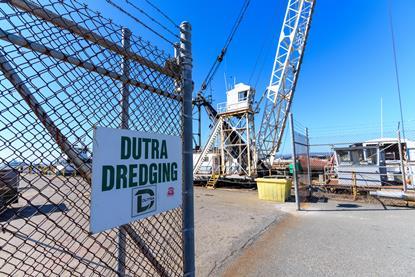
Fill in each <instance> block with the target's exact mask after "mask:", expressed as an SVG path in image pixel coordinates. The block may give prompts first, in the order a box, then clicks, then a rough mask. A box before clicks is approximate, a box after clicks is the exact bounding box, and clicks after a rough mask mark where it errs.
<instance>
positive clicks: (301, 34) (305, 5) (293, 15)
mask: <svg viewBox="0 0 415 277" xmlns="http://www.w3.org/2000/svg"><path fill="white" fill-rule="evenodd" d="M314 3H315V1H314V0H289V3H288V6H287V11H286V13H285V18H284V23H283V26H282V30H281V34H280V38H279V41H278V47H277V52H276V56H275V61H274V67H273V70H272V75H271V80H270V84H269V87H268V88H267V90H266V92H265V95H264V97H263V99H264V101H265V104H264V112H263V117H262V122H261V126H260V129H259V132H258V135H257V147H258V148H257V151H258V158H259V160H261V161H262V162H265V163H266V164H268V165H272V162H273V160H274V156H275V154H276V153H277V151H278V149H279V146H280V144H281V140H282V136H283V133H284V128H285V125H286V122H287V117H288V113H289V111H290V106H291V103H292V99H293V95H294V90H295V85H296V82H297V78H298V72H299V70H300V66H301V60H302V57H303V52H304V48H305V44H306V40H307V35H308V30H309V27H310V22H311V16H312V12H313V8H314Z"/></svg>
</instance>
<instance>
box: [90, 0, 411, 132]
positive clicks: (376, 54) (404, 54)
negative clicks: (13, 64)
mask: <svg viewBox="0 0 415 277" xmlns="http://www.w3.org/2000/svg"><path fill="white" fill-rule="evenodd" d="M86 2H87V3H89V4H90V5H91V8H93V9H96V10H100V11H101V12H102V13H103V14H104V15H105V16H107V17H111V18H113V19H114V21H115V22H117V23H119V24H121V25H126V26H128V27H129V28H130V29H132V30H133V32H135V33H136V34H140V35H142V36H143V37H144V38H146V39H148V40H150V41H151V42H152V43H153V44H157V45H160V46H161V47H162V48H165V49H168V48H169V46H168V45H167V44H166V43H164V42H161V41H160V40H159V39H158V38H157V37H155V36H154V35H152V34H150V33H149V32H148V31H147V30H145V29H143V28H142V27H140V26H139V25H138V24H137V23H136V22H134V21H133V20H131V19H129V18H127V17H125V16H123V15H121V14H120V13H118V12H117V11H115V10H114V9H113V8H111V7H110V6H109V5H108V4H107V3H105V2H104V1H99V2H98V1H86ZM116 2H117V3H121V4H123V5H125V3H124V2H123V1H121V0H118V1H116ZM133 2H135V3H136V4H137V5H139V6H140V7H143V8H144V9H145V10H146V11H149V12H151V13H152V14H155V13H153V12H152V10H151V8H150V7H149V6H148V5H146V3H145V2H144V1H143V0H136V1H133ZM152 2H153V3H155V4H156V5H157V6H159V7H160V8H161V9H162V10H163V11H164V12H166V13H167V14H169V16H170V17H171V18H173V19H174V20H175V21H176V22H180V21H183V20H187V21H189V22H190V23H191V24H192V26H193V57H194V72H193V76H194V80H195V84H196V88H199V87H200V83H201V81H202V79H203V78H204V77H205V75H206V73H207V71H208V70H209V68H210V65H211V63H212V62H213V60H214V58H215V57H216V56H217V55H218V53H219V52H220V49H221V47H222V46H223V44H224V41H225V39H226V37H227V35H228V33H229V30H230V29H231V27H232V25H233V23H234V20H235V18H236V16H237V14H238V12H239V9H240V7H241V5H242V3H243V0H234V1H219V0H210V1H194V0H193V1H191V0H175V1H161V0H153V1H152ZM391 2H393V3H392V12H393V20H394V28H395V38H396V47H397V57H398V66H399V74H400V84H401V93H402V100H403V111H404V117H405V121H408V123H407V124H406V128H407V129H408V130H407V136H410V135H413V134H414V133H411V131H410V129H414V126H415V124H414V123H415V122H414V119H415V112H414V109H413V105H414V103H415V93H414V92H413V84H412V80H413V72H414V71H413V69H412V68H413V64H414V62H415V51H414V50H413V44H414V36H413V26H415V17H414V16H413V14H415V2H414V1H411V0H394V1H391ZM286 5H287V1H286V0H274V1H270V0H261V1H252V2H251V4H250V7H249V10H248V12H247V14H246V17H245V19H244V21H243V22H242V24H241V26H240V30H239V31H238V34H237V35H236V37H235V39H234V41H233V43H232V45H231V46H230V49H229V52H228V54H227V57H226V59H225V61H224V62H223V65H222V67H221V68H220V70H219V71H218V73H217V75H216V78H215V80H214V81H213V83H212V91H213V98H214V101H215V104H216V103H219V102H223V101H225V84H224V72H226V74H227V76H228V77H231V76H235V77H236V80H237V82H245V83H247V82H248V81H249V80H250V81H251V82H250V84H251V85H256V89H257V98H259V96H260V94H261V93H262V92H263V91H264V90H265V88H266V86H267V84H268V82H269V77H270V74H271V70H272V64H273V59H274V55H275V49H276V46H277V39H278V36H279V32H280V29H281V24H282V20H283V16H284V12H285V8H286ZM131 12H135V11H134V10H131ZM135 13H136V14H137V17H139V18H143V17H142V15H140V14H139V13H137V12H135ZM161 20H162V19H161ZM388 20H389V19H388V0H367V1H361V0H350V1H347V2H345V1H328V0H320V1H317V4H316V7H315V12H314V16H313V22H312V27H311V30H310V35H309V40H308V43H307V48H306V52H305V57H304V59H303V65H302V69H301V73H300V77H299V81H298V85H297V89H296V94H295V97H294V105H293V112H294V115H295V118H296V120H297V121H299V122H301V123H302V125H304V126H307V127H309V129H310V133H311V135H312V136H315V137H323V136H326V135H327V136H329V134H331V135H332V136H334V137H335V136H337V137H336V138H335V139H340V138H339V137H341V136H342V135H341V134H342V133H347V132H346V131H347V130H348V132H349V133H350V134H349V135H350V136H353V135H354V134H358V133H360V132H366V133H368V134H369V133H370V135H369V136H372V137H373V136H376V135H377V136H379V133H380V131H378V130H379V129H380V127H379V125H380V98H381V97H383V102H384V121H385V129H387V130H389V129H390V130H392V129H396V125H397V122H398V121H399V120H400V117H399V106H398V97H397V87H396V81H395V75H394V67H393V52H392V41H391V34H390V28H389V21H388ZM147 22H149V21H148V20H147ZM163 22H164V23H166V24H168V23H167V22H166V21H163ZM153 26H154V25H153ZM172 29H174V27H172ZM161 32H162V30H161ZM162 33H163V32H162ZM164 34H166V32H164ZM167 35H168V34H166V36H167ZM263 46H264V47H263ZM261 49H263V50H261ZM261 51H262V55H261V56H260V57H259V60H258V55H259V54H260V53H261ZM257 60H258V63H257V67H256V70H255V71H254V67H255V64H256V61H257ZM260 68H263V70H262V71H260V70H259V69H260ZM257 79H258V82H256V80H257ZM256 121H257V122H259V121H260V118H257V120H256ZM205 122H206V124H205V125H206V126H205V128H204V137H206V136H207V135H208V129H207V125H208V124H207V121H205ZM343 131H344V132H343ZM372 133H373V134H372ZM333 139H334V138H333Z"/></svg>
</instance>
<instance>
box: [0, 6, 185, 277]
mask: <svg viewBox="0 0 415 277" xmlns="http://www.w3.org/2000/svg"><path fill="white" fill-rule="evenodd" d="M45 2H47V3H45ZM0 26H1V27H0V69H1V72H0V93H1V94H0V173H1V174H0V178H1V179H0V181H1V182H0V223H1V229H2V233H1V235H0V247H1V248H0V275H4V274H5V275H11V276H27V275H30V276H34V275H36V276H39V275H46V276H91V275H99V276H116V275H122V276H123V275H127V276H145V275H149V276H154V275H160V276H182V275H183V274H184V273H186V272H187V273H189V272H190V273H191V272H192V268H191V265H190V266H189V262H188V264H186V261H185V262H184V261H183V260H184V257H183V256H184V255H183V253H184V252H185V251H184V248H186V249H187V251H188V252H187V253H190V254H192V246H193V245H192V244H191V242H192V239H193V235H192V234H193V233H192V232H193V229H192V228H191V223H192V220H193V219H192V216H193V214H192V211H190V216H191V217H187V216H186V215H185V214H184V210H183V209H182V208H177V209H175V210H172V211H169V212H164V213H162V214H159V215H157V216H153V217H150V218H148V219H145V220H141V221H139V222H134V223H132V224H129V225H124V226H122V227H120V228H118V229H112V230H109V231H105V232H102V233H100V234H90V233H89V201H90V192H91V189H90V181H91V178H90V176H91V160H92V159H93V157H92V138H93V129H94V126H104V127H112V128H127V129H131V130H139V131H147V132H156V133H162V134H168V135H175V136H181V137H182V141H183V143H184V147H183V149H184V153H186V149H187V148H188V147H187V145H190V147H191V125H190V133H189V124H188V122H189V120H188V119H187V117H186V116H183V112H185V113H186V112H189V111H190V115H189V116H188V118H189V119H190V121H191V99H190V98H189V96H190V97H191V58H190V57H191V56H190V55H191V53H190V26H189V25H188V24H182V26H181V34H180V35H181V44H180V47H178V46H177V49H176V50H177V51H176V53H177V54H176V57H169V56H168V55H167V54H165V53H164V52H163V51H161V50H159V49H158V48H156V47H154V46H152V45H150V44H149V43H148V42H146V41H144V40H142V39H141V38H140V37H136V36H134V34H132V33H131V32H130V31H129V30H128V29H126V28H122V27H121V26H117V25H115V24H114V23H113V22H112V21H111V20H108V19H106V18H104V17H102V16H101V15H100V14H99V13H96V12H94V11H92V10H90V9H89V8H88V7H87V6H85V5H83V4H82V3H79V2H78V1H77V0H68V1H58V0H49V1H24V0H10V1H1V3H0ZM187 98H189V99H190V100H189V99H188V100H187V102H188V103H187V102H186V101H184V99H187ZM189 107H190V109H189ZM188 134H190V140H189V142H187V141H186V139H183V138H184V137H186V136H188ZM189 153H190V154H189ZM189 153H187V154H184V156H185V160H184V166H183V167H184V168H186V164H188V163H189V161H190V171H189V172H184V179H185V180H187V181H189V180H191V178H192V176H191V174H192V173H191V172H192V170H191V160H192V158H191V151H190V152H189ZM186 155H187V156H186ZM189 155H190V156H189ZM186 157H187V159H186ZM189 157H190V159H188V158H189ZM187 185H189V184H188V182H187ZM190 185H191V184H190ZM184 195H187V196H188V197H187V198H186V197H184V200H186V199H191V198H192V196H193V195H192V191H191V190H189V191H187V190H186V188H185V187H184ZM191 204H192V202H191V201H190V202H184V206H185V207H188V208H189V209H192V208H193V207H192V206H191ZM183 224H184V225H185V226H186V228H184V226H183ZM189 224H190V225H189ZM189 227H190V228H189ZM183 230H185V232H183ZM183 236H184V238H183ZM189 238H190V239H189ZM190 259H191V258H190ZM183 263H184V265H183ZM190 264H191V261H190ZM186 267H187V268H186ZM189 269H190V270H189Z"/></svg>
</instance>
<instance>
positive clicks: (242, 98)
mask: <svg viewBox="0 0 415 277" xmlns="http://www.w3.org/2000/svg"><path fill="white" fill-rule="evenodd" d="M247 98H248V91H247V90H245V91H240V92H238V102H242V101H246V99H247Z"/></svg>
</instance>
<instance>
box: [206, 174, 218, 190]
mask: <svg viewBox="0 0 415 277" xmlns="http://www.w3.org/2000/svg"><path fill="white" fill-rule="evenodd" d="M219 177H220V174H219V173H213V174H212V176H210V178H209V181H208V182H207V183H206V188H208V189H215V188H216V184H217V182H218V180H219Z"/></svg>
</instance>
